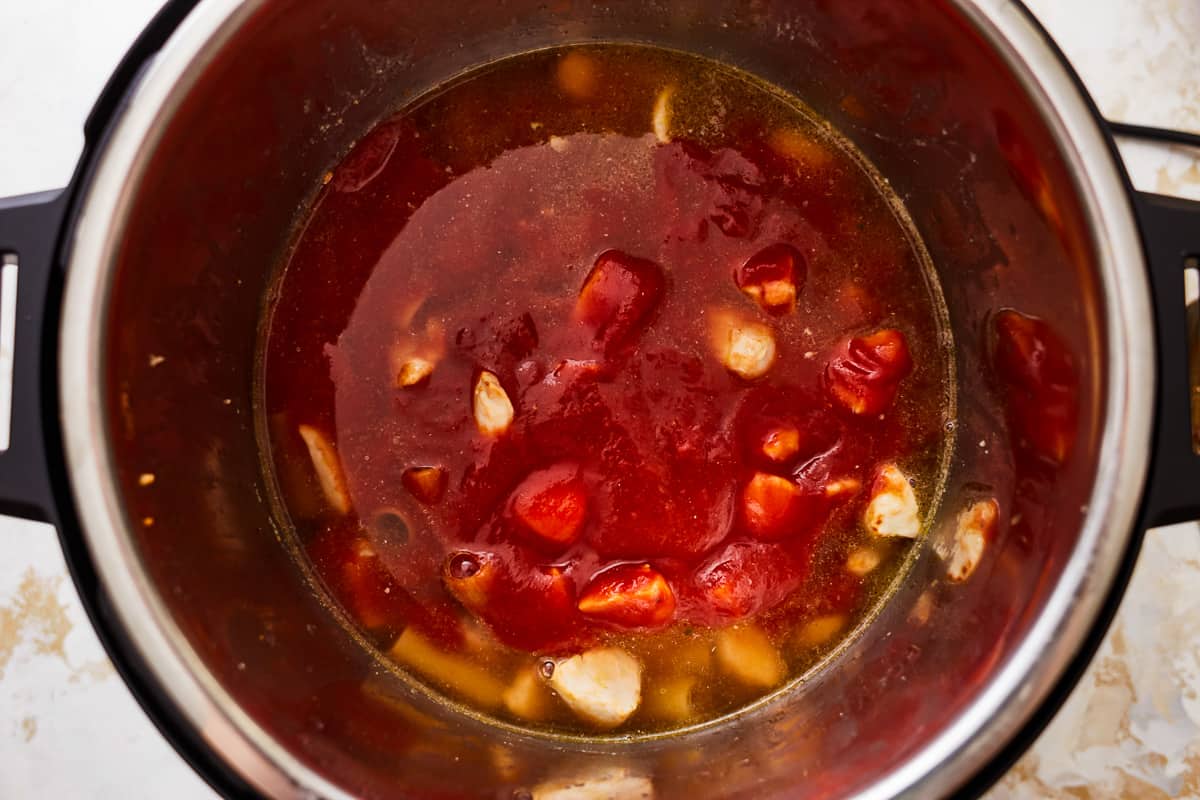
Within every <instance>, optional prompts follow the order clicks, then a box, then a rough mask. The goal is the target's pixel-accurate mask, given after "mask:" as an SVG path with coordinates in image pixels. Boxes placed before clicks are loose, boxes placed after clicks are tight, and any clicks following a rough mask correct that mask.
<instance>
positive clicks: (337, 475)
mask: <svg viewBox="0 0 1200 800" xmlns="http://www.w3.org/2000/svg"><path fill="white" fill-rule="evenodd" d="M299 430H300V438H301V439H303V440H304V446H305V447H307V448H308V455H309V458H311V459H312V465H313V470H314V471H315V472H316V473H317V482H318V483H319V484H320V485H321V493H322V494H324V495H325V501H326V502H328V503H329V507H330V508H332V509H333V510H334V511H336V512H338V513H339V514H345V513H347V512H348V511H350V490H349V489H347V488H346V476H345V475H344V474H343V473H342V462H341V461H340V460H339V459H338V455H337V451H336V450H335V449H334V447H333V442H331V441H329V440H328V439H326V438H325V434H323V433H321V432H320V431H319V430H317V429H316V428H314V427H313V426H311V425H301V426H300V429H299Z"/></svg>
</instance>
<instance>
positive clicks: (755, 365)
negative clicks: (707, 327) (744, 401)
mask: <svg viewBox="0 0 1200 800" xmlns="http://www.w3.org/2000/svg"><path fill="white" fill-rule="evenodd" d="M711 335H712V343H713V349H714V351H715V353H716V356H717V360H718V361H720V362H721V364H723V365H724V366H725V368H726V369H727V370H729V371H730V372H732V373H733V374H735V375H737V376H738V377H740V378H743V379H745V380H748V381H752V380H757V379H758V378H761V377H762V376H764V375H766V374H767V372H769V371H770V369H771V367H772V366H773V365H774V364H775V356H776V350H775V335H774V334H773V333H771V329H770V328H768V327H767V326H765V325H759V324H758V323H756V322H745V321H742V320H739V319H737V318H736V317H734V316H732V315H730V314H723V313H720V312H718V313H715V314H713V315H712V326H711Z"/></svg>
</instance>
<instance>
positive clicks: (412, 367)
mask: <svg viewBox="0 0 1200 800" xmlns="http://www.w3.org/2000/svg"><path fill="white" fill-rule="evenodd" d="M433 366H434V365H433V362H432V361H429V360H428V359H424V358H420V357H418V356H413V357H412V358H410V359H408V360H406V361H404V362H403V363H402V364H401V365H400V369H398V370H397V371H396V385H397V386H399V387H400V388H402V389H408V388H411V387H413V386H418V385H420V384H422V383H424V382H425V381H426V380H428V379H429V376H430V375H432V374H433Z"/></svg>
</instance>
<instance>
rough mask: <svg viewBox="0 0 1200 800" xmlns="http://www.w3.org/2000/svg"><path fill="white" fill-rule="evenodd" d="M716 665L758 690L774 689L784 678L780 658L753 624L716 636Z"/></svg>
mask: <svg viewBox="0 0 1200 800" xmlns="http://www.w3.org/2000/svg"><path fill="white" fill-rule="evenodd" d="M717 663H718V664H720V665H721V669H722V670H723V671H724V672H725V673H726V674H728V675H731V676H732V677H734V678H736V679H737V680H739V681H741V682H742V683H744V684H746V685H747V686H753V687H755V688H758V689H770V688H772V687H773V686H777V685H779V684H780V683H782V682H783V679H784V677H786V675H787V665H786V664H784V662H783V657H782V656H780V655H779V651H778V650H776V649H775V645H773V644H771V640H770V639H768V638H767V635H766V634H765V633H763V632H762V629H761V628H758V627H755V626H754V625H740V626H738V627H736V628H726V629H725V630H723V631H721V632H720V633H719V634H718V635H717Z"/></svg>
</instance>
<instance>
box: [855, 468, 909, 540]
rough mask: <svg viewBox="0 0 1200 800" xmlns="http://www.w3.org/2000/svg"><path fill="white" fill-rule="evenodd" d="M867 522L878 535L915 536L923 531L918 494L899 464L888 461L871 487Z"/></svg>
mask: <svg viewBox="0 0 1200 800" xmlns="http://www.w3.org/2000/svg"><path fill="white" fill-rule="evenodd" d="M863 523H864V524H865V525H866V526H867V530H869V531H870V532H871V533H873V534H874V535H876V536H899V537H901V538H904V539H915V538H917V536H919V535H920V533H921V515H920V509H919V508H918V507H917V493H916V492H914V491H913V487H912V484H910V483H909V481H908V476H907V475H905V474H904V473H903V472H901V471H900V468H899V467H897V466H896V465H895V464H885V465H884V466H883V468H882V469H880V470H879V475H878V476H877V477H876V478H875V485H874V486H872V487H871V501H870V502H869V503H868V504H867V510H866V513H865V514H864V515H863Z"/></svg>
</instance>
